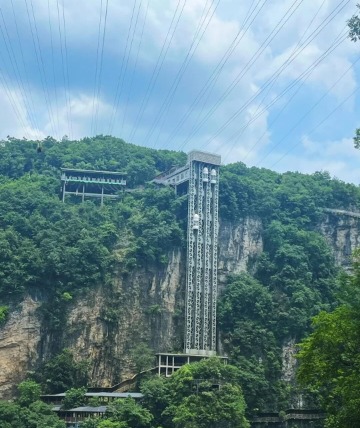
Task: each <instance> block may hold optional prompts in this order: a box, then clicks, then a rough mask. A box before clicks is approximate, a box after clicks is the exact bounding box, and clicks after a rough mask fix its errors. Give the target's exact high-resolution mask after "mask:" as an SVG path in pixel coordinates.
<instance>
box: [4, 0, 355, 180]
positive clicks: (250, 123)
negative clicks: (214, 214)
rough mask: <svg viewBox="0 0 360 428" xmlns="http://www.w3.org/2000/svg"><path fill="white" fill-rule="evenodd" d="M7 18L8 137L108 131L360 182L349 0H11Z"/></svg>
mask: <svg viewBox="0 0 360 428" xmlns="http://www.w3.org/2000/svg"><path fill="white" fill-rule="evenodd" d="M106 4H107V15H106V27H105V32H104V22H105V12H106ZM0 11H1V13H0V111H1V115H0V138H5V137H6V136H7V135H11V136H16V137H22V136H27V137H37V138H43V137H45V136H47V135H53V136H55V138H61V137H62V136H63V135H65V134H66V135H68V136H70V138H82V137H85V136H91V135H94V134H100V133H102V134H109V133H111V134H113V135H115V136H118V137H122V138H124V139H125V140H126V141H128V142H132V143H135V144H140V145H145V146H149V147H155V148H168V149H174V150H178V149H182V150H185V151H188V150H191V149H193V148H197V149H203V150H207V151H213V152H216V153H219V154H221V155H222V157H223V161H224V163H228V162H234V161H244V162H245V163H246V164H247V165H256V166H261V167H266V168H272V169H275V170H278V171H287V170H292V171H294V170H297V171H301V172H314V171H318V170H327V171H329V172H330V173H331V175H333V176H335V177H338V178H340V179H342V180H345V181H351V182H354V183H356V184H359V182H360V175H359V173H358V170H359V169H358V165H359V162H360V152H359V151H357V150H355V149H354V148H353V143H352V136H353V134H354V130H355V128H356V127H358V126H360V117H359V109H360V103H359V93H358V92H357V91H356V90H357V88H358V81H359V79H360V68H359V64H360V61H358V62H356V61H357V60H358V58H359V54H360V44H356V43H353V42H351V41H350V40H349V39H345V37H342V36H344V35H345V34H346V21H347V19H349V18H350V17H351V16H352V15H353V14H354V13H356V6H355V2H354V1H347V0H336V1H335V0H281V1H280V0H242V1H241V2H240V1H239V0H127V1H124V0H91V1H90V0H76V1H74V0H5V1H3V2H1V5H0ZM28 12H29V13H28ZM101 12H102V13H101ZM100 17H101V20H100ZM332 17H333V19H331V18H332ZM59 18H60V19H59ZM63 18H65V20H64V19H63ZM29 20H30V22H29ZM64 22H65V28H64ZM244 22H245V25H244ZM325 24H327V25H325ZM59 27H60V31H59ZM65 29H66V31H65ZM99 29H100V31H99ZM99 35H100V37H99ZM103 36H104V38H103ZM236 37H237V38H236ZM234 40H235V41H237V42H238V43H237V44H236V46H235V48H234V49H232V51H231V52H230V53H231V54H230V55H228V56H225V57H224V55H225V54H226V52H228V50H229V48H231V47H232V46H234V44H232V43H233V41H234ZM65 41H66V49H65ZM61 42H62V43H61ZM337 42H339V43H337ZM102 47H104V49H102ZM224 58H225V59H226V61H224ZM100 71H101V72H100ZM209 79H210V80H209ZM141 107H143V108H141Z"/></svg>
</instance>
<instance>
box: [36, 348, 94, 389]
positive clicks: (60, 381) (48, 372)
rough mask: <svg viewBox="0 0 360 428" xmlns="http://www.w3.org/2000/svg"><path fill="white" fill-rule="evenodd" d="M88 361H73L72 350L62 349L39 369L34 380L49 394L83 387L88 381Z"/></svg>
mask: <svg viewBox="0 0 360 428" xmlns="http://www.w3.org/2000/svg"><path fill="white" fill-rule="evenodd" d="M88 367H89V362H88V361H78V362H77V361H75V359H74V356H73V354H72V352H71V351H70V350H69V349H64V350H63V351H62V352H61V353H60V354H58V355H56V356H55V357H53V358H52V359H50V360H49V361H47V362H45V364H44V365H43V366H42V367H41V368H40V369H39V371H38V372H37V373H36V374H35V380H38V381H39V382H40V384H42V385H43V387H44V389H45V390H46V391H47V392H48V393H49V394H57V393H59V392H64V391H66V390H68V389H71V388H75V387H83V386H84V387H85V386H86V384H87V381H88V373H87V372H88Z"/></svg>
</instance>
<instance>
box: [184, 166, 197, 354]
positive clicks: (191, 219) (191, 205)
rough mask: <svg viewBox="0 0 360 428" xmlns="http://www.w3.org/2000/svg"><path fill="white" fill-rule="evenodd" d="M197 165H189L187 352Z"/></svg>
mask: <svg viewBox="0 0 360 428" xmlns="http://www.w3.org/2000/svg"><path fill="white" fill-rule="evenodd" d="M195 182H196V180H195V165H194V162H191V163H190V165H189V189H188V228H187V229H188V230H187V260H186V263H187V272H186V297H185V300H186V301H185V344H184V348H185V352H186V353H188V352H190V350H191V348H192V335H193V306H194V247H195V235H194V229H193V226H194V214H195V193H196V189H195Z"/></svg>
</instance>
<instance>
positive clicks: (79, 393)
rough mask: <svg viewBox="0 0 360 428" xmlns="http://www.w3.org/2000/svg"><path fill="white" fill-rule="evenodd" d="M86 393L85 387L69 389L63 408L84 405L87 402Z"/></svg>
mask: <svg viewBox="0 0 360 428" xmlns="http://www.w3.org/2000/svg"><path fill="white" fill-rule="evenodd" d="M85 394H86V388H85V387H82V388H71V389H69V390H67V391H66V395H65V397H64V399H63V401H62V405H61V407H62V408H63V409H72V408H73V407H79V406H83V405H84V404H85Z"/></svg>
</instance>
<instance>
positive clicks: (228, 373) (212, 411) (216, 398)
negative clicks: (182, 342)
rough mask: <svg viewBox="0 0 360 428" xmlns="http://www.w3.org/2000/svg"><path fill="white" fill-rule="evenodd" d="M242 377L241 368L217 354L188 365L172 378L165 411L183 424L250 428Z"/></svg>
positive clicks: (177, 423)
mask: <svg viewBox="0 0 360 428" xmlns="http://www.w3.org/2000/svg"><path fill="white" fill-rule="evenodd" d="M239 380H240V372H239V370H238V369H237V368H236V367H234V366H231V365H224V364H223V362H222V361H220V360H219V359H217V358H210V359H206V360H203V361H201V362H198V363H193V364H188V365H185V366H183V367H182V368H181V369H179V370H178V371H177V372H176V373H175V374H174V375H173V376H172V377H171V378H170V380H169V391H170V403H169V405H168V407H167V408H166V409H165V410H164V412H163V415H164V416H165V417H167V418H170V420H172V423H173V426H175V427H179V428H180V427H181V428H190V427H191V428H192V427H199V428H201V427H204V428H205V427H211V428H215V427H216V428H217V427H219V428H220V427H223V426H224V427H230V426H231V427H236V428H247V427H249V423H248V421H247V420H246V417H245V409H246V404H245V400H244V397H243V393H242V389H241V387H240V383H239ZM164 425H165V424H164ZM166 426H169V425H166Z"/></svg>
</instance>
